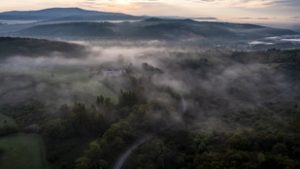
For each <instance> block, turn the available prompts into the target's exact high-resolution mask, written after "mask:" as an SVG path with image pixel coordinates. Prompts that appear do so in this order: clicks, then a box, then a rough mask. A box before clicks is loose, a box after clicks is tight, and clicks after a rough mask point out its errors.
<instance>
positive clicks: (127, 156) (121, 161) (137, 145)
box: [113, 97, 187, 169]
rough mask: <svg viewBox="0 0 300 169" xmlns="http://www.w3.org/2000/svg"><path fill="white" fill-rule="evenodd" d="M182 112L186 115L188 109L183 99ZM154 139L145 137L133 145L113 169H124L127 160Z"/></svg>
mask: <svg viewBox="0 0 300 169" xmlns="http://www.w3.org/2000/svg"><path fill="white" fill-rule="evenodd" d="M180 109H181V110H180V111H181V112H182V113H184V112H185V111H186V109H187V104H186V101H185V99H184V98H183V97H181V108H180ZM152 138H153V136H145V137H143V138H142V139H140V140H139V141H137V142H136V143H135V144H133V145H132V146H131V147H129V148H128V149H127V150H126V151H125V152H124V153H123V154H122V155H121V156H120V157H119V158H118V160H117V161H116V163H115V164H114V166H113V169H122V167H123V165H124V163H125V162H126V161H127V159H128V158H129V157H130V155H131V154H132V152H133V151H134V150H136V149H137V148H139V147H140V146H141V145H143V144H144V143H146V142H148V141H150V140H151V139H152Z"/></svg>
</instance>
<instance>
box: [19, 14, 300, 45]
mask: <svg viewBox="0 0 300 169" xmlns="http://www.w3.org/2000/svg"><path fill="white" fill-rule="evenodd" d="M294 34H297V33H296V32H294V31H291V30H287V29H276V28H271V27H264V26H259V25H253V24H236V23H223V22H197V21H194V20H190V19H159V18H149V19H145V20H142V21H137V22H122V23H108V22H102V23H96V22H94V23H92V22H73V23H56V24H43V25H37V26H33V27H30V28H27V29H23V30H21V31H18V32H15V33H14V36H29V37H43V38H50V37H51V38H71V39H72V38H74V39H78V38H79V39H81V38H83V39H84V38H88V39H90V38H92V39H103V38H104V39H139V40H174V39H176V40H188V39H209V40H251V39H258V38H264V37H269V36H281V35H294Z"/></svg>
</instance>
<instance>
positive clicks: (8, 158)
mask: <svg viewBox="0 0 300 169" xmlns="http://www.w3.org/2000/svg"><path fill="white" fill-rule="evenodd" d="M0 150H2V154H1V159H0V169H47V163H46V160H45V148H44V144H43V141H42V140H41V138H40V137H39V136H38V135H25V134H15V135H10V136H5V137H0Z"/></svg>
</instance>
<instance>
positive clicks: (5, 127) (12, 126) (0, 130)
mask: <svg viewBox="0 0 300 169" xmlns="http://www.w3.org/2000/svg"><path fill="white" fill-rule="evenodd" d="M17 130H18V126H17V124H16V122H15V120H14V119H12V118H10V117H7V116H5V115H2V114H1V113H0V136H3V135H5V134H9V133H14V132H16V131H17Z"/></svg>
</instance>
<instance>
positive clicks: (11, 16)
mask: <svg viewBox="0 0 300 169" xmlns="http://www.w3.org/2000/svg"><path fill="white" fill-rule="evenodd" d="M138 18H139V17H136V16H132V15H127V14H122V13H111V12H100V11H91V10H84V9H81V8H49V9H43V10H36V11H9V12H3V13H0V20H65V21H66V20H124V19H138Z"/></svg>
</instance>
